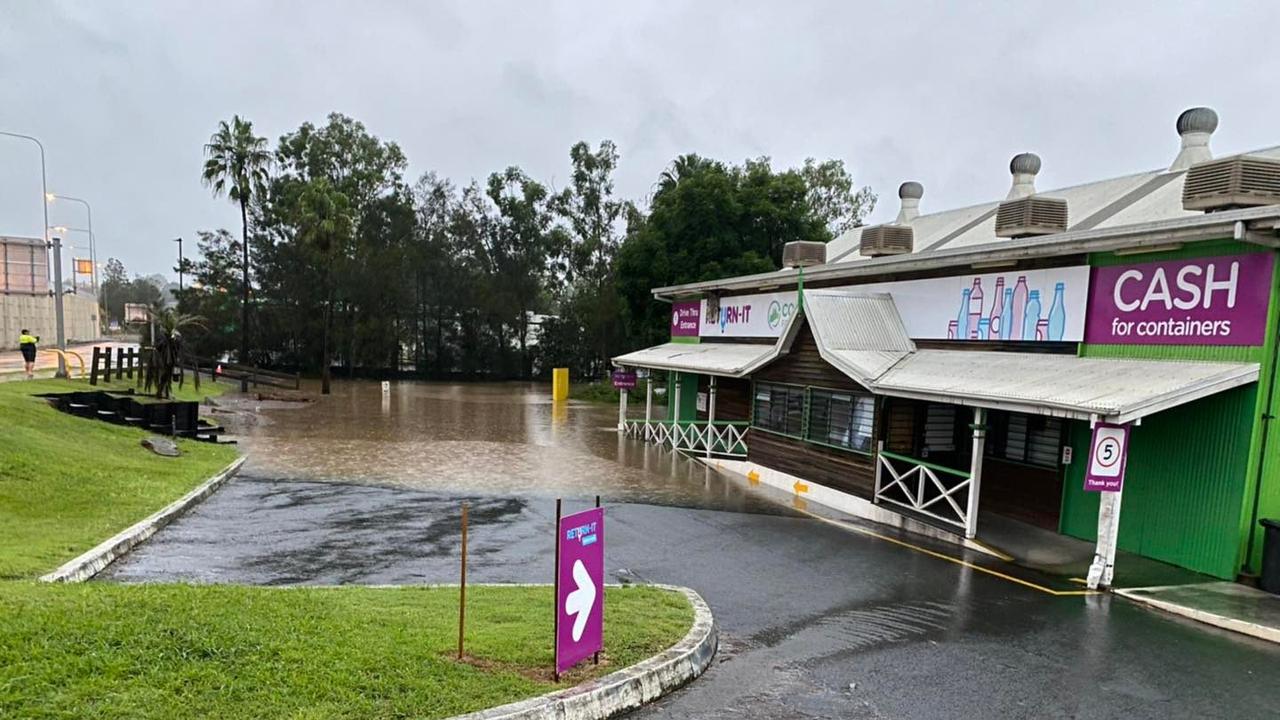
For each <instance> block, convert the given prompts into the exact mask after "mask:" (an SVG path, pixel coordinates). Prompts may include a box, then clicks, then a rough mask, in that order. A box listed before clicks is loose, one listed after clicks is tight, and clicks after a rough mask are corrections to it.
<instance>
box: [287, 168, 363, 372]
mask: <svg viewBox="0 0 1280 720" xmlns="http://www.w3.org/2000/svg"><path fill="white" fill-rule="evenodd" d="M298 205H299V208H298V240H299V241H301V243H302V245H303V247H305V248H307V250H308V251H309V252H310V253H311V254H312V256H313V258H314V261H315V265H316V266H317V267H319V268H320V271H321V280H320V284H321V288H322V290H323V292H324V318H323V321H322V322H323V323H324V330H323V332H322V337H323V340H322V342H321V350H320V394H322V395H328V394H329V366H330V365H331V364H332V362H331V361H330V358H329V338H330V336H331V335H332V334H333V332H332V327H333V286H334V278H333V274H334V267H335V265H336V264H337V261H338V260H340V259H342V258H343V257H346V255H347V253H348V249H349V246H350V244H351V240H352V238H353V236H354V234H355V222H354V220H353V219H352V215H351V202H350V200H348V199H347V196H346V195H345V194H343V193H342V192H339V191H338V190H336V189H334V187H333V186H332V185H330V184H329V181H328V180H326V179H324V178H320V179H317V180H312V181H311V182H310V183H308V184H307V185H306V187H305V188H304V189H303V191H302V195H301V197H300V198H299V203H298Z"/></svg>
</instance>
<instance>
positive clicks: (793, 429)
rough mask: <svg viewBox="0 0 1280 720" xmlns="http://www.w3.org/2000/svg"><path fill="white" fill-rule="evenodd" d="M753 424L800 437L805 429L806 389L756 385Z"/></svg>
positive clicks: (764, 384)
mask: <svg viewBox="0 0 1280 720" xmlns="http://www.w3.org/2000/svg"><path fill="white" fill-rule="evenodd" d="M753 403H754V406H753V408H752V414H751V417H752V424H753V425H755V426H756V427H758V428H763V429H765V430H772V431H774V432H779V433H782V434H784V435H791V436H793V437H800V436H801V433H802V431H803V428H804V424H803V423H804V388H801V387H796V386H794V385H775V384H772V383H756V391H755V399H754V400H753Z"/></svg>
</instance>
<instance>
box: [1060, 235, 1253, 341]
mask: <svg viewBox="0 0 1280 720" xmlns="http://www.w3.org/2000/svg"><path fill="white" fill-rule="evenodd" d="M1274 264H1275V262H1274V258H1273V256H1272V254H1271V253H1268V252H1262V253H1247V254H1243V255H1229V256H1223V257H1208V258H1189V259H1185V260H1166V261H1160V262H1147V263H1135V264H1131V265H1116V266H1112V267H1100V268H1094V271H1093V282H1092V288H1093V290H1092V292H1091V296H1090V299H1089V323H1088V329H1087V332H1086V334H1085V341H1086V342H1090V343H1107V344H1118V345H1261V344H1262V343H1263V342H1264V340H1265V338H1266V323H1267V306H1268V301H1269V300H1270V297H1271V275H1272V272H1273V265H1274Z"/></svg>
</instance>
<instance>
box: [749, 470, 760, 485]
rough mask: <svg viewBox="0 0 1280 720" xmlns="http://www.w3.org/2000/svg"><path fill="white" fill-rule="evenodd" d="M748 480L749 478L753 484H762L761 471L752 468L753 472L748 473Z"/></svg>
mask: <svg viewBox="0 0 1280 720" xmlns="http://www.w3.org/2000/svg"><path fill="white" fill-rule="evenodd" d="M747 480H748V481H749V482H750V483H751V484H752V485H759V484H760V473H758V472H756V471H755V470H752V471H751V472H749V473H747Z"/></svg>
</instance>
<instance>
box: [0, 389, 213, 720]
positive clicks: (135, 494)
mask: <svg viewBox="0 0 1280 720" xmlns="http://www.w3.org/2000/svg"><path fill="white" fill-rule="evenodd" d="M124 386H125V387H127V386H132V383H129V382H126V383H124ZM100 387H108V386H100ZM86 388H88V384H87V383H85V382H78V381H69V380H36V381H32V382H22V383H17V382H12V383H0V427H3V428H4V438H5V439H4V442H2V443H0V527H3V528H4V532H3V533H0V578H16V577H31V576H34V575H38V574H40V573H44V572H48V571H50V570H52V569H53V568H55V567H57V566H58V565H59V564H60V563H63V562H65V561H67V560H70V559H71V558H73V557H75V556H76V555H79V554H80V553H82V552H84V551H85V550H88V549H89V548H91V547H93V546H94V545H96V544H98V543H99V542H101V541H103V540H105V539H107V538H109V537H111V536H112V535H114V534H115V533H116V532H119V531H120V530H122V529H123V528H125V527H127V526H129V525H131V524H133V523H135V522H137V521H139V520H141V519H142V518H144V517H146V516H147V515H150V514H151V513H152V512H155V511H156V510H157V509H158V508H160V507H163V506H164V505H166V504H167V503H170V502H172V501H174V500H176V499H178V498H179V497H181V496H182V495H183V493H186V492H187V491H188V490H190V489H191V488H193V487H195V486H196V485H198V484H199V483H200V482H202V481H203V480H205V479H206V478H208V477H209V476H210V475H213V474H214V473H215V472H217V471H218V470H219V469H221V468H222V467H224V466H226V465H227V464H228V463H230V462H231V461H232V460H233V459H234V458H235V456H236V453H235V450H234V449H232V448H229V447H226V446H216V445H210V444H208V443H201V442H196V441H192V440H178V441H177V442H178V446H179V447H180V448H181V449H182V452H183V455H182V457H179V458H165V457H160V456H159V455H155V454H153V453H152V452H150V451H149V450H147V449H146V448H143V447H142V446H141V445H140V444H139V443H140V441H141V440H142V438H144V437H146V436H147V434H148V433H146V432H145V431H143V430H140V429H137V428H130V427H123V426H119V425H111V424H108V423H104V422H98V421H96V420H88V419H85V418H79V417H75V416H73V415H68V414H66V413H62V412H58V411H57V410H55V409H53V408H52V407H51V406H50V405H49V404H48V403H47V402H45V400H44V398H39V397H33V394H34V393H39V392H68V391H71V390H83V389H86ZM121 389H124V387H121ZM201 389H202V391H203V392H204V393H205V394H210V395H212V394H217V392H218V389H219V386H217V385H214V384H213V383H209V382H205V383H202V384H201ZM194 392H195V391H194V389H191V388H188V390H187V391H184V392H181V393H179V397H181V398H183V399H194V398H195V395H194ZM2 684H3V683H0V685H2ZM2 694H3V693H0V695H2ZM3 714H4V713H0V715H3Z"/></svg>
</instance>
